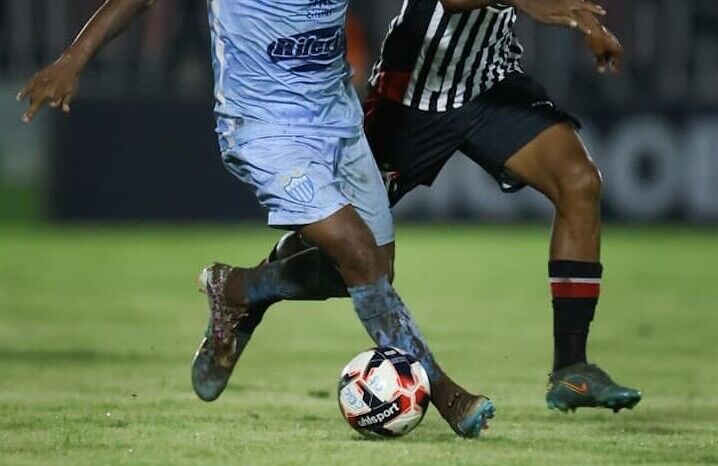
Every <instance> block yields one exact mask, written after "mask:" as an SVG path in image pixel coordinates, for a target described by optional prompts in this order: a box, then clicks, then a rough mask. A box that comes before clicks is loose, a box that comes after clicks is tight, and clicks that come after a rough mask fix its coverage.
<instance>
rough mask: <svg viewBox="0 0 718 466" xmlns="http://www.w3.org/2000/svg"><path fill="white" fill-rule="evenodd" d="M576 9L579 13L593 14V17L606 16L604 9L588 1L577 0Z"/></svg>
mask: <svg viewBox="0 0 718 466" xmlns="http://www.w3.org/2000/svg"><path fill="white" fill-rule="evenodd" d="M576 9H578V10H581V11H588V12H590V13H593V14H595V15H600V16H604V15H605V14H606V9H605V8H603V7H602V6H601V5H597V4H595V3H593V2H589V1H582V0H579V2H578V5H577V6H576Z"/></svg>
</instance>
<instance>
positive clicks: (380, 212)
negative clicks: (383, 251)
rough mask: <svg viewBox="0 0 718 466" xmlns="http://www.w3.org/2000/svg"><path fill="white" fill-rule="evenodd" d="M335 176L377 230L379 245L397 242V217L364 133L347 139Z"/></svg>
mask: <svg viewBox="0 0 718 466" xmlns="http://www.w3.org/2000/svg"><path fill="white" fill-rule="evenodd" d="M335 177H336V180H337V183H338V187H339V190H340V191H341V193H342V195H343V196H344V197H345V198H346V199H347V200H348V201H349V203H350V204H351V206H352V207H353V208H354V209H355V210H356V212H357V214H358V215H359V216H360V217H361V218H362V220H364V222H365V223H366V224H367V226H368V227H369V229H370V230H371V231H372V233H373V234H374V239H375V241H376V245H377V246H385V245H387V244H390V243H392V242H394V220H393V218H392V215H391V210H390V208H389V199H388V197H387V194H386V190H385V187H384V181H383V179H382V176H381V173H380V172H379V168H378V166H377V163H376V161H375V160H374V156H373V155H372V152H371V149H370V148H369V143H368V142H367V139H366V137H365V136H364V135H361V136H359V137H356V138H351V139H345V140H343V143H342V145H341V146H340V148H339V151H338V152H337V158H336V168H335Z"/></svg>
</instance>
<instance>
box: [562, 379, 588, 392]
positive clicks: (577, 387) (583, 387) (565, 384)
mask: <svg viewBox="0 0 718 466" xmlns="http://www.w3.org/2000/svg"><path fill="white" fill-rule="evenodd" d="M559 384H561V385H562V386H563V387H566V388H568V389H569V390H571V391H572V392H574V393H578V394H579V395H586V394H588V384H587V383H586V382H583V383H582V384H580V385H576V384H572V383H571V382H566V381H565V380H562V381H560V382H559Z"/></svg>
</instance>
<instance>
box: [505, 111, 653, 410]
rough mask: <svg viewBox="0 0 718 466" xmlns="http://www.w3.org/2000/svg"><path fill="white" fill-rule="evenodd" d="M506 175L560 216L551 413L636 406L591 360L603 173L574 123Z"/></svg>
mask: <svg viewBox="0 0 718 466" xmlns="http://www.w3.org/2000/svg"><path fill="white" fill-rule="evenodd" d="M506 169H507V170H508V171H509V172H510V173H511V174H512V175H514V176H516V177H518V178H520V179H521V180H522V181H524V182H525V183H527V184H528V185H530V186H532V187H534V188H535V189H537V190H538V191H540V192H542V193H543V194H544V195H546V196H547V197H548V198H549V199H550V200H551V202H552V203H553V204H554V206H555V210H556V212H555V217H554V223H553V233H552V236H551V247H550V262H549V274H550V281H551V289H552V295H553V306H554V364H553V371H552V374H551V376H550V379H549V391H548V394H547V402H548V404H549V407H551V408H558V409H561V410H568V409H575V408H577V407H592V406H600V407H607V408H611V409H613V410H615V411H619V410H620V409H622V408H633V407H634V406H635V405H636V404H637V403H638V402H639V401H640V400H641V393H640V392H639V391H637V390H634V389H630V388H626V387H622V386H619V385H617V384H615V383H614V382H613V380H611V378H610V377H609V376H608V375H607V374H606V373H605V372H604V371H602V370H601V369H600V368H598V367H597V366H595V365H593V364H588V362H587V359H586V343H587V339H588V334H589V328H590V324H591V321H592V320H593V317H594V312H595V308H596V304H597V302H598V297H599V291H600V281H601V275H602V271H603V267H602V266H601V264H600V262H599V261H600V255H601V251H600V248H601V210H600V209H601V206H600V199H601V174H600V172H599V171H598V169H597V168H596V166H595V165H594V164H593V162H592V161H591V158H590V156H589V154H588V152H587V150H586V148H585V147H584V145H583V144H582V142H581V140H580V138H579V137H578V135H577V134H576V132H575V131H574V129H573V128H572V127H571V126H569V125H568V124H559V125H556V126H554V127H552V128H549V129H548V130H546V131H544V132H543V133H541V134H540V135H539V136H538V137H537V138H536V139H534V140H533V141H532V142H530V143H529V144H528V145H527V146H525V147H524V148H522V149H521V150H520V151H519V152H518V153H517V154H515V155H514V156H513V157H511V158H510V159H509V160H508V161H507V163H506Z"/></svg>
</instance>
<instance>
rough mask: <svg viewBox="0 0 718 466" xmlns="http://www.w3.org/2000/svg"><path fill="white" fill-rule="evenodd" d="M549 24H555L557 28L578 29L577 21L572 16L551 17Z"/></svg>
mask: <svg viewBox="0 0 718 466" xmlns="http://www.w3.org/2000/svg"><path fill="white" fill-rule="evenodd" d="M549 23H550V24H556V25H558V26H566V27H569V28H572V29H576V28H577V27H578V20H576V18H574V17H573V16H568V15H562V16H552V17H551V18H550V21H549Z"/></svg>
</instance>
